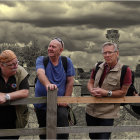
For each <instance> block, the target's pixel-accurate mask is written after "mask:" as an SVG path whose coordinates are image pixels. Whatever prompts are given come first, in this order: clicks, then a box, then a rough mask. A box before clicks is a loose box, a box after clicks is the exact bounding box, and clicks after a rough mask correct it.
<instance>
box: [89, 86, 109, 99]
mask: <svg viewBox="0 0 140 140" xmlns="http://www.w3.org/2000/svg"><path fill="white" fill-rule="evenodd" d="M91 94H92V95H93V96H95V97H104V96H107V90H104V89H102V88H98V87H97V88H93V89H92V91H91Z"/></svg>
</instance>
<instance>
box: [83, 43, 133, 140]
mask: <svg viewBox="0 0 140 140" xmlns="http://www.w3.org/2000/svg"><path fill="white" fill-rule="evenodd" d="M102 54H103V57H104V60H105V62H103V63H101V64H99V63H98V64H99V65H98V71H96V69H97V64H96V65H95V68H94V69H93V70H92V73H91V77H90V79H89V81H88V84H87V87H88V90H89V92H90V93H91V95H92V96H94V97H97V98H102V97H123V96H125V95H126V93H127V90H128V88H129V86H130V85H131V82H132V78H131V70H130V68H129V67H127V70H126V74H125V77H124V79H123V82H122V85H120V77H121V69H122V66H123V65H122V64H121V63H120V61H119V59H118V57H119V50H118V46H117V44H115V43H111V42H106V43H104V44H103V46H102ZM119 109H120V104H113V103H106V104H104V103H100V104H88V105H87V108H86V122H87V125H88V126H112V125H113V122H114V119H115V118H116V117H117V114H118V112H119ZM110 134H111V133H89V137H90V138H91V139H109V138H110Z"/></svg>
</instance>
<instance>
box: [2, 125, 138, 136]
mask: <svg viewBox="0 0 140 140" xmlns="http://www.w3.org/2000/svg"><path fill="white" fill-rule="evenodd" d="M139 131H140V126H138V125H133V126H130V125H128V126H96V127H95V126H72V127H57V128H56V132H57V133H58V134H60V133H89V132H96V133H100V132H139ZM45 133H46V128H24V129H1V130H0V136H16V135H17V136H18V135H20V136H32V135H40V134H45Z"/></svg>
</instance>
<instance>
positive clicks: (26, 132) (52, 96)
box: [0, 90, 140, 139]
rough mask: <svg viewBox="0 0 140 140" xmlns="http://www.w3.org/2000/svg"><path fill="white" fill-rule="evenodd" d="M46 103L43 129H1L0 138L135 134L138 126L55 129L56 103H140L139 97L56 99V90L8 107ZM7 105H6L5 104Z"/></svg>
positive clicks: (52, 137)
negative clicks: (114, 133) (78, 134)
mask: <svg viewBox="0 0 140 140" xmlns="http://www.w3.org/2000/svg"><path fill="white" fill-rule="evenodd" d="M34 103H47V119H46V120H47V121H46V122H47V123H46V127H45V128H23V129H1V130H0V136H31V135H40V134H47V139H56V134H58V133H89V132H97V133H99V132H135V131H140V126H96V127H95V126H92V127H91V126H71V127H57V125H56V124H57V122H56V121H57V113H56V112H57V103H69V104H71V103H78V104H80V103H140V97H134V96H133V97H128V96H127V97H122V98H112V97H104V98H96V97H57V90H55V91H48V96H47V98H46V97H32V98H26V99H21V100H17V101H11V102H10V103H9V105H21V104H34ZM7 104H8V103H7Z"/></svg>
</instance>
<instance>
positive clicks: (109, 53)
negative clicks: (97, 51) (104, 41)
mask: <svg viewBox="0 0 140 140" xmlns="http://www.w3.org/2000/svg"><path fill="white" fill-rule="evenodd" d="M118 56H119V52H118V51H115V50H114V46H113V45H110V46H109V45H107V46H105V47H104V48H103V57H104V59H105V62H106V63H107V64H109V65H114V64H116V63H117V61H118Z"/></svg>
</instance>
